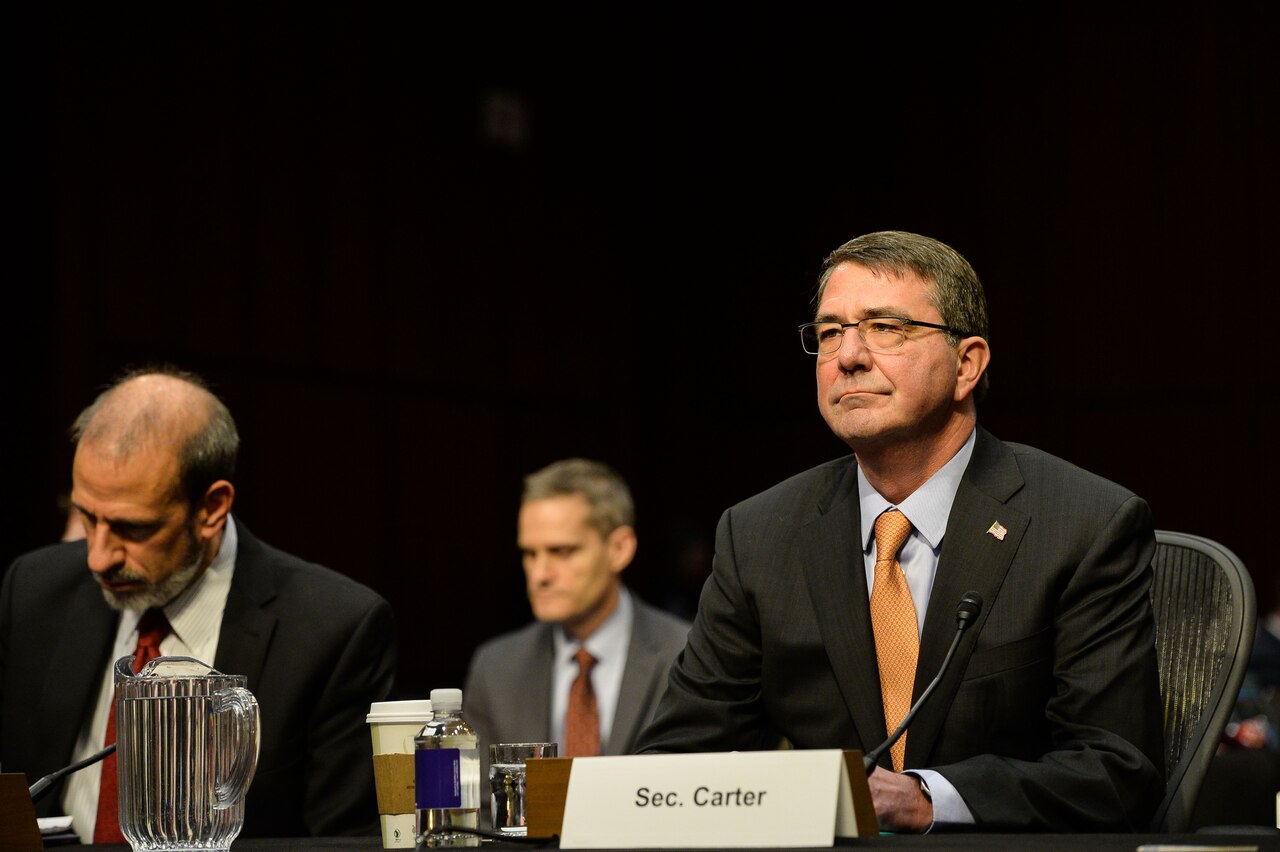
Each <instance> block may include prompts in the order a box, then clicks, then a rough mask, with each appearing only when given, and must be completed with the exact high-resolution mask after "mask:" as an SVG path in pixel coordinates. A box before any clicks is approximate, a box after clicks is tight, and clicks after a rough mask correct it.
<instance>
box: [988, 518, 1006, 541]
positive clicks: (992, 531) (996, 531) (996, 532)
mask: <svg viewBox="0 0 1280 852" xmlns="http://www.w3.org/2000/svg"><path fill="white" fill-rule="evenodd" d="M1007 532H1009V531H1008V530H1007V529H1005V526H1004V524H1002V523H1000V522H999V521H996V522H995V523H993V524H992V525H991V526H989V527H987V534H988V535H993V536H995V537H996V541H1004V536H1005V533H1007Z"/></svg>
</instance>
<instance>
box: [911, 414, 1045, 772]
mask: <svg viewBox="0 0 1280 852" xmlns="http://www.w3.org/2000/svg"><path fill="white" fill-rule="evenodd" d="M1022 486H1023V479H1022V473H1021V471H1020V470H1019V469H1018V464H1017V461H1016V460H1015V459H1014V456H1013V453H1012V452H1011V451H1010V450H1009V449H1008V448H1007V447H1005V445H1004V444H1003V443H1001V442H1000V441H998V440H997V439H996V438H994V437H993V436H992V435H990V434H989V433H988V432H986V431H985V430H983V429H981V428H979V430H978V439H977V444H976V446H975V447H974V452H973V458H971V459H970V461H969V466H968V468H967V469H966V470H965V473H964V477H963V479H962V480H961V481H960V487H959V489H958V490H957V491H956V499H955V502H954V503H953V504H952V506H951V513H950V515H949V517H948V518H947V532H946V536H945V538H944V540H943V544H942V553H941V555H940V557H939V560H938V572H937V574H936V575H935V577H934V581H933V591H932V592H931V593H930V596H929V611H928V613H926V617H925V625H924V634H923V636H922V640H921V645H920V657H919V662H918V663H917V666H916V682H915V689H914V692H913V695H914V696H916V697H918V696H919V695H920V693H921V692H923V691H924V689H925V688H926V687H927V686H928V685H929V682H930V681H931V680H933V678H934V677H935V676H936V675H937V673H938V670H939V668H940V667H941V666H942V661H943V659H944V657H945V656H946V652H947V649H948V648H949V647H950V645H951V641H952V639H953V638H954V636H955V632H956V617H955V613H956V605H957V604H958V603H959V602H960V599H961V597H963V595H964V594H965V592H967V591H970V590H973V591H976V592H977V593H978V594H979V595H981V596H982V600H983V602H984V606H983V610H982V612H981V613H980V614H979V616H978V620H977V622H976V623H974V624H973V625H971V626H970V628H969V629H968V631H966V634H965V637H964V639H963V640H962V641H961V643H960V646H959V648H957V650H956V655H955V658H954V659H953V660H952V661H951V665H950V668H949V669H948V671H947V675H946V677H945V678H944V679H943V681H942V682H941V683H939V684H938V688H937V691H936V692H935V693H934V695H933V697H932V698H930V699H929V702H928V703H927V704H926V705H925V706H924V707H922V708H921V709H920V712H919V714H918V715H917V716H916V718H915V721H914V722H913V723H912V725H911V729H910V735H909V736H908V737H907V758H906V759H907V765H909V766H923V765H928V764H927V760H928V756H929V754H930V753H931V752H932V750H933V746H934V743H935V742H936V741H937V737H938V733H939V731H940V730H941V729H942V725H943V723H944V722H945V720H946V718H947V715H948V711H949V709H950V706H951V702H952V701H953V700H954V698H955V695H956V691H957V690H958V689H959V687H960V682H961V681H962V680H963V678H964V670H965V667H966V665H967V664H968V662H969V657H970V656H971V655H972V653H973V648H974V645H975V644H976V642H977V637H978V634H979V633H981V632H982V626H983V624H984V623H985V622H986V619H987V613H988V612H989V611H990V606H991V603H992V602H993V601H994V600H995V598H996V595H997V593H998V592H999V590H1000V586H1001V584H1002V583H1003V582H1004V578H1005V575H1006V574H1007V573H1008V570H1009V566H1010V565H1011V564H1012V562H1013V558H1014V556H1015V555H1016V554H1017V552H1018V547H1019V545H1020V544H1021V543H1022V537H1023V535H1024V534H1025V533H1026V531H1027V527H1028V525H1029V524H1030V522H1031V518H1030V516H1028V515H1025V514H1023V513H1022V512H1020V511H1018V510H1016V509H1014V508H1012V507H1011V506H1009V505H1008V500H1009V498H1010V497H1012V496H1013V495H1014V494H1015V493H1016V492H1017V491H1018V490H1019V489H1021V488H1022ZM996 522H998V523H999V524H1000V525H1001V526H1002V527H1003V528H1004V530H1005V532H1004V534H1003V539H1001V538H999V537H998V536H996V535H993V534H991V533H989V532H988V530H990V529H991V527H992V525H993V524H994V523H996Z"/></svg>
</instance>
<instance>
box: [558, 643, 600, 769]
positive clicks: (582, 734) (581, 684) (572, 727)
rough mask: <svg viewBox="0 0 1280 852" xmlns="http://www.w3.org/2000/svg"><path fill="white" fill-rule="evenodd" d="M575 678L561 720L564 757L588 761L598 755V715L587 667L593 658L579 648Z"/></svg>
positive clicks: (576, 655) (589, 666) (589, 667)
mask: <svg viewBox="0 0 1280 852" xmlns="http://www.w3.org/2000/svg"><path fill="white" fill-rule="evenodd" d="M574 659H576V660H577V661H578V677H577V679H576V680H574V682H573V686H571V687H569V712H568V713H566V714H565V717H564V756H565V757H591V756H592V755H597V754H599V753H600V711H599V709H597V707H596V691H595V690H594V689H593V688H592V687H591V667H592V666H594V665H595V664H596V658H595V657H593V656H591V655H590V654H588V653H587V649H586V648H579V649H578V653H577V654H575V655H574Z"/></svg>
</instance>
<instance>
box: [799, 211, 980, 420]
mask: <svg viewBox="0 0 1280 852" xmlns="http://www.w3.org/2000/svg"><path fill="white" fill-rule="evenodd" d="M842 263H855V264H857V265H858V266H861V267H864V268H865V269H869V270H871V271H872V272H874V273H876V274H878V275H882V274H884V273H886V272H891V273H893V274H894V275H895V276H897V277H899V278H901V277H903V276H904V275H905V274H906V273H907V272H912V273H914V274H915V275H916V276H917V277H919V278H920V280H922V281H923V282H924V283H925V285H926V287H927V289H928V298H929V302H930V304H932V305H933V306H934V307H935V308H937V309H938V313H939V314H941V315H942V323H943V325H949V326H951V327H952V328H955V329H959V330H961V331H964V332H965V333H966V334H970V335H975V336H977V337H981V338H983V339H986V340H989V339H990V332H989V327H988V320H987V297H986V293H985V292H984V291H983V289H982V282H981V281H979V280H978V273H977V272H975V271H974V269H973V267H972V266H970V265H969V261H967V260H965V259H964V257H963V256H962V255H961V254H960V253H959V252H958V251H956V250H955V249H953V248H951V247H950V246H948V245H946V244H945V243H942V242H939V241H938V240H935V239H932V238H930V237H923V236H920V235H919V234H912V233H909V232H907V231H876V232H874V233H870V234H863V235H862V236H860V237H854V238H853V239H851V240H849V241H848V242H847V243H845V244H844V245H842V246H840V247H839V248H838V249H836V250H835V251H833V252H831V253H830V254H828V255H827V256H826V258H825V259H824V260H823V261H822V271H821V272H820V273H819V275H818V287H817V290H816V292H815V294H814V299H813V304H814V310H815V311H816V310H817V308H818V306H819V305H821V304H822V296H823V294H824V293H825V292H826V289H827V282H828V281H830V280H831V274H832V273H833V272H834V271H835V268H836V267H837V266H839V265H840V264H842ZM946 339H947V342H948V343H949V344H951V345H952V346H955V345H956V344H957V343H959V342H960V341H959V338H958V337H956V336H955V335H954V334H950V333H948V334H947V335H946ZM988 384H989V382H988V380H987V374H986V373H983V374H982V379H981V380H980V381H979V383H978V387H977V388H976V389H975V391H974V398H975V399H979V400H980V399H982V398H983V397H984V396H986V393H987V386H988Z"/></svg>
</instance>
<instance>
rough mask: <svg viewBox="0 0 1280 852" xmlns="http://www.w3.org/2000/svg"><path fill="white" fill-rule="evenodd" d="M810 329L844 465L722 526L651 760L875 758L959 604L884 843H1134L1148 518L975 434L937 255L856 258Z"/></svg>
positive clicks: (866, 253) (961, 303)
mask: <svg viewBox="0 0 1280 852" xmlns="http://www.w3.org/2000/svg"><path fill="white" fill-rule="evenodd" d="M815 304H816V308H817V310H816V317H815V319H816V322H814V323H810V324H806V325H805V326H802V328H801V337H802V342H803V344H804V347H805V350H806V351H808V352H809V353H811V354H813V355H815V356H816V378H817V391H818V405H819V408H820V410H821V412H822V414H823V417H824V418H825V419H826V421H827V423H828V425H829V426H830V428H831V429H832V431H833V432H835V434H836V435H837V436H839V437H840V438H842V439H843V440H844V441H845V442H846V443H847V444H848V445H849V446H850V447H851V448H852V449H853V451H854V455H853V456H852V457H845V458H841V459H837V460H835V461H832V462H828V463H826V464H824V465H821V466H819V467H816V468H814V469H812V470H809V471H807V472H805V473H801V474H799V475H797V476H795V477H792V478H790V479H788V480H786V481H784V482H782V483H780V484H778V485H776V486H774V487H773V488H770V489H769V490H767V491H765V492H763V493H761V494H759V495H756V496H755V497H752V498H750V499H748V500H746V501H744V502H742V503H740V504H738V505H736V506H734V507H732V508H730V509H729V510H728V511H726V512H725V514H724V515H723V517H722V518H721V521H720V525H719V529H718V531H717V540H716V558H715V565H714V569H713V574H712V577H711V579H710V580H709V581H708V583H707V585H706V588H705V589H704V592H703V597H702V600H701V603H700V606H699V611H698V614H697V616H696V618H695V619H694V624H693V627H692V629H691V631H690V634H689V641H688V645H687V647H686V648H685V649H684V651H683V652H682V654H681V656H680V658H679V659H678V661H677V663H676V665H675V666H674V667H673V669H672V672H671V677H670V683H669V686H668V690H667V692H666V694H665V696H664V698H663V701H662V703H661V704H660V705H659V708H658V711H657V713H656V717H655V720H654V722H653V724H652V725H651V726H650V727H649V728H648V729H647V730H646V732H645V734H644V735H643V736H642V738H641V746H640V748H641V750H642V751H652V752H671V751H722V750H732V749H750V748H757V749H759V748H769V747H771V746H772V745H773V744H774V743H775V742H776V741H777V740H778V738H779V737H785V738H786V739H787V740H789V741H790V743H791V744H792V745H793V746H795V747H797V748H851V749H860V750H862V751H863V752H864V753H865V752H868V751H870V750H872V749H874V748H875V747H877V746H879V745H880V744H881V743H882V742H883V741H885V740H886V738H887V736H888V734H889V732H890V731H892V730H893V729H894V728H896V727H897V725H898V724H899V722H900V721H901V720H902V719H903V718H904V716H905V711H906V709H907V708H908V707H909V706H910V704H911V703H912V702H913V701H914V700H915V699H917V698H918V697H919V696H920V694H921V693H922V692H923V690H924V689H925V687H926V686H927V685H928V684H929V682H930V681H931V680H932V679H933V677H934V676H935V674H936V673H937V672H938V670H939V667H940V665H941V662H942V659H943V657H944V656H945V654H946V650H947V648H948V646H949V645H950V643H951V641H952V638H953V637H954V635H955V633H956V623H957V619H956V610H957V603H958V602H959V601H960V600H961V598H962V596H963V595H964V594H965V593H966V592H967V591H969V590H974V591H976V592H978V594H979V595H980V596H981V598H982V600H983V601H984V602H985V604H984V606H983V607H982V609H981V611H980V613H979V614H978V617H977V619H976V621H975V622H974V623H973V625H972V627H970V628H969V630H968V631H967V633H966V634H965V635H964V637H963V640H962V641H961V643H960V645H959V649H958V651H957V653H956V656H955V658H954V660H953V662H952V664H951V666H950V668H949V670H948V671H947V673H946V675H945V677H944V678H943V679H942V681H941V682H940V684H939V686H938V688H937V691H936V692H935V693H934V694H933V696H932V698H931V699H930V701H929V702H928V703H926V704H925V705H924V706H923V708H922V709H921V710H920V712H919V714H918V715H917V716H916V718H915V720H914V722H913V723H912V724H911V725H910V727H909V729H908V731H907V734H906V737H905V740H906V741H905V746H904V747H903V748H902V749H901V750H900V751H899V750H886V751H884V752H883V754H881V756H880V760H879V765H878V766H877V767H876V768H875V770H874V772H873V773H872V774H871V776H870V777H869V783H870V787H871V794H872V800H873V803H874V806H875V810H876V814H877V816H878V818H879V820H880V824H881V827H882V828H884V829H887V830H892V831H899V832H907V831H925V830H930V829H934V830H936V829H941V828H946V827H955V826H963V825H976V826H978V827H980V828H982V829H985V830H1041V831H1085V830H1095V831H1096V830H1135V829H1145V828H1146V827H1147V824H1148V821H1149V820H1150V818H1151V816H1152V814H1153V813H1154V811H1155V809H1156V806H1157V805H1158V804H1159V802H1160V800H1161V798H1162V796H1163V793H1164V778H1163V765H1164V764H1163V758H1162V739H1161V736H1162V734H1161V708H1160V702H1159V684H1158V675H1157V667H1156V656H1155V649H1154V624H1153V619H1152V614H1151V608H1150V602H1149V599H1148V588H1149V585H1150V576H1151V572H1150V564H1151V558H1152V555H1153V553H1154V550H1155V542H1154V533H1153V530H1152V522H1151V515H1150V511H1149V509H1148V507H1147V505H1146V503H1145V502H1143V501H1142V500H1141V499H1139V498H1138V497H1136V496H1134V495H1133V494H1131V493H1130V492H1128V491H1126V490H1125V489H1123V488H1121V487H1120V486H1118V485H1115V484H1113V483H1111V482H1108V481H1106V480H1104V479H1101V478H1100V477H1097V476H1095V475H1093V474H1090V473H1087V472H1086V471H1084V470H1081V469H1080V468H1077V467H1074V466H1072V465H1070V464H1068V463H1067V462H1065V461H1062V460H1060V459H1057V458H1054V457H1053V456H1050V455H1048V454H1046V453H1043V452H1040V451H1038V450H1034V449H1032V448H1030V447H1025V446H1021V445H1018V444H1006V443H1003V442H1001V441H999V440H997V439H996V438H995V437H993V436H992V435H991V434H989V433H988V432H986V431H985V430H983V429H982V428H981V427H979V426H978V425H977V406H976V397H977V396H978V395H979V393H980V392H981V391H982V390H984V385H985V382H986V368H987V365H988V362H989V360H990V349H989V346H988V344H987V340H986V338H987V317H986V304H985V296H984V294H983V291H982V286H981V284H980V283H979V282H978V278H977V275H976V274H975V273H974V272H973V269H972V268H971V267H970V266H969V264H968V262H967V261H965V260H964V258H963V257H961V256H960V255H959V254H958V253H956V252H955V251H954V250H952V249H951V248H949V247H947V246H945V245H943V244H942V243H939V242H937V241H936V240H932V239H929V238H926V237H921V236H918V235H915V234H908V233H903V232H880V233H873V234H868V235H865V236H862V237H859V238H856V239H854V240H851V241H850V242H848V243H846V244H845V245H843V246H841V247H840V248H839V249H837V250H836V251H834V252H832V253H831V254H830V255H829V256H828V257H827V259H826V261H825V263H824V266H823V271H822V274H821V276H820V278H819V283H818V291H817V296H816V300H815ZM882 517H883V520H881V518H882ZM903 519H905V521H906V523H905V524H903ZM882 525H883V527H884V530H885V537H884V538H881V527H882ZM894 526H898V527H900V528H902V529H905V530H906V531H907V532H906V533H905V536H906V537H905V543H902V544H900V545H899V544H898V543H897V542H894V543H889V542H890V539H889V537H888V531H889V530H890V529H891V528H892V527H894ZM881 542H885V544H884V547H883V549H884V550H886V553H883V554H882V553H879V551H880V550H881V549H882V546H881ZM888 551H892V552H888ZM904 624H905V627H904V626H903V625H904ZM895 752H896V753H895ZM904 770H905V771H904Z"/></svg>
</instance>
